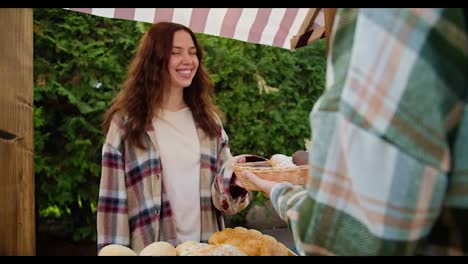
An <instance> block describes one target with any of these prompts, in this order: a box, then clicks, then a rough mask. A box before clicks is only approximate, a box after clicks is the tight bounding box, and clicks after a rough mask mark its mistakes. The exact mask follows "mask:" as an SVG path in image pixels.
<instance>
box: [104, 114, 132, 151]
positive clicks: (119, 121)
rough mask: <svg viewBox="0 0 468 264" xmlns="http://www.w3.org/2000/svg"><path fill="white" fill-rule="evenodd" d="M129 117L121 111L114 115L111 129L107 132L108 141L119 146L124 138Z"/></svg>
mask: <svg viewBox="0 0 468 264" xmlns="http://www.w3.org/2000/svg"><path fill="white" fill-rule="evenodd" d="M126 121H127V119H126V118H125V116H123V115H122V114H120V113H117V114H114V115H113V116H112V119H111V122H110V125H109V130H108V131H107V134H106V143H109V144H111V145H113V146H119V145H120V143H121V142H122V140H123V137H124V133H125V126H126Z"/></svg>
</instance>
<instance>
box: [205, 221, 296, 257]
mask: <svg viewBox="0 0 468 264" xmlns="http://www.w3.org/2000/svg"><path fill="white" fill-rule="evenodd" d="M208 243H210V244H213V245H220V244H229V245H233V246H235V247H237V248H239V249H240V250H242V251H243V252H245V253H246V254H247V255H248V256H289V255H290V254H289V250H288V248H287V247H286V246H285V245H283V244H282V243H281V242H278V241H277V240H276V239H275V238H274V237H272V236H270V235H265V234H262V233H261V232H259V231H258V230H255V229H247V228H245V227H235V228H226V229H224V230H222V231H218V232H216V233H214V234H213V235H212V236H211V237H210V239H209V240H208Z"/></svg>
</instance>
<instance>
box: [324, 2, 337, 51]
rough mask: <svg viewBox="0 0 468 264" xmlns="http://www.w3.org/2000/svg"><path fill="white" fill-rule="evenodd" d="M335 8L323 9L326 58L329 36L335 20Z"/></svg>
mask: <svg viewBox="0 0 468 264" xmlns="http://www.w3.org/2000/svg"><path fill="white" fill-rule="evenodd" d="M335 15H336V8H325V38H326V39H327V40H326V41H327V50H326V53H327V57H328V50H329V49H330V44H331V43H330V36H331V32H332V26H333V21H334V20H335Z"/></svg>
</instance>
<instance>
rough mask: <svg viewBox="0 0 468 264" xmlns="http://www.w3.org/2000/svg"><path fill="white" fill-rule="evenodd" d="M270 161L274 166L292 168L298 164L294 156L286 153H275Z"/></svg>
mask: <svg viewBox="0 0 468 264" xmlns="http://www.w3.org/2000/svg"><path fill="white" fill-rule="evenodd" d="M269 163H270V164H271V166H273V168H290V167H295V166H296V164H294V162H293V161H292V158H291V157H289V156H286V155H284V154H275V155H273V156H271V158H270V160H269Z"/></svg>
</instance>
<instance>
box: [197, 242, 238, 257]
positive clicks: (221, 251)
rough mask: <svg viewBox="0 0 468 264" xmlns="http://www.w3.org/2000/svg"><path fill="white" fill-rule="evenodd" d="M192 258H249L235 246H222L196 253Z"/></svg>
mask: <svg viewBox="0 0 468 264" xmlns="http://www.w3.org/2000/svg"><path fill="white" fill-rule="evenodd" d="M191 256H247V254H246V253H245V252H244V251H242V250H240V249H239V248H238V247H235V246H233V245H229V244H220V245H216V246H214V245H211V246H209V247H205V248H202V249H199V250H197V251H194V252H192V254H191Z"/></svg>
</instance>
